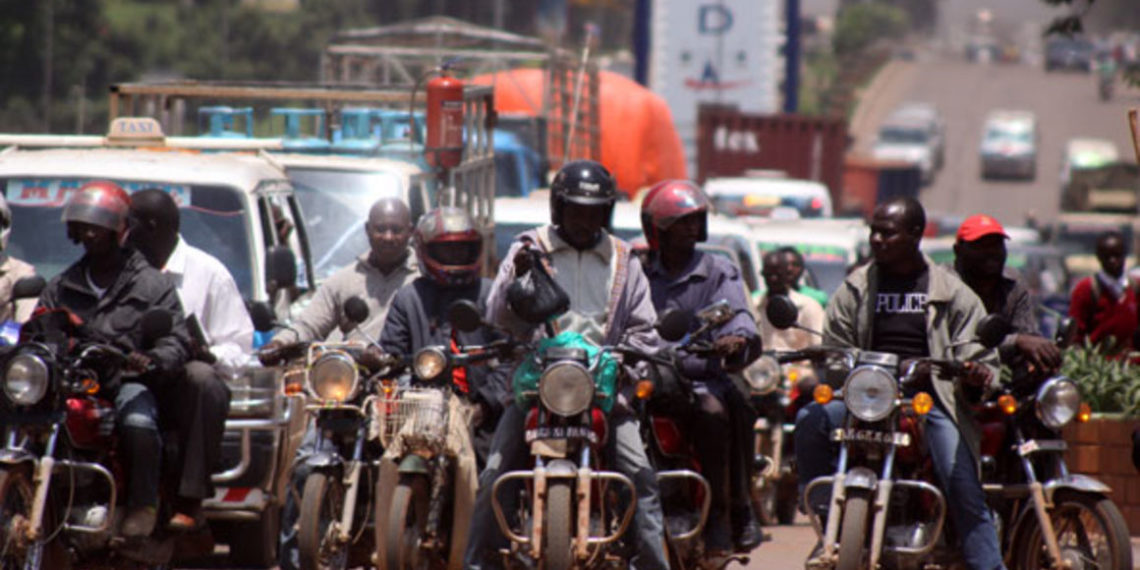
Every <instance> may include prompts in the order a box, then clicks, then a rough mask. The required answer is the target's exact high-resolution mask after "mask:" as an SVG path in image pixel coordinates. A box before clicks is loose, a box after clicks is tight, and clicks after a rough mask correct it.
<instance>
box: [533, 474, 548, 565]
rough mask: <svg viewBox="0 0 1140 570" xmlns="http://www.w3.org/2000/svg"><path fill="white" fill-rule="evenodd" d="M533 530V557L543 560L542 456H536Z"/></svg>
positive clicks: (544, 510) (544, 504) (543, 497)
mask: <svg viewBox="0 0 1140 570" xmlns="http://www.w3.org/2000/svg"><path fill="white" fill-rule="evenodd" d="M530 510H531V513H530V518H531V521H532V522H531V530H530V545H531V551H530V552H531V557H533V558H534V559H535V560H542V546H543V545H542V535H543V526H544V525H545V521H544V520H543V515H544V514H545V513H546V465H545V464H544V463H543V461H542V456H541V455H535V456H534V498H533V499H532V500H531V509H530Z"/></svg>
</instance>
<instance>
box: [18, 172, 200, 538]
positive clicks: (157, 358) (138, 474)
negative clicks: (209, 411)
mask: <svg viewBox="0 0 1140 570" xmlns="http://www.w3.org/2000/svg"><path fill="white" fill-rule="evenodd" d="M129 207H130V197H129V196H127V193H126V192H125V191H124V190H123V189H122V188H120V187H118V186H117V185H115V184H113V183H110V182H91V183H88V184H86V185H84V186H83V187H82V188H80V189H79V190H78V191H77V192H76V193H75V194H73V195H72V197H71V199H70V200H68V202H67V205H66V206H65V207H64V209H63V221H64V222H67V235H68V237H69V238H70V239H71V240H72V241H73V242H76V243H81V244H82V245H83V248H84V250H85V252H86V253H85V255H84V256H83V257H82V258H80V259H79V261H77V262H75V263H74V264H73V265H72V266H71V267H68V268H67V270H65V271H64V272H63V273H62V274H60V275H58V276H56V277H55V278H54V279H52V281H51V283H49V284H48V286H47V289H45V290H44V292H43V294H42V295H41V296H40V300H39V306H40V307H42V308H45V309H66V310H68V311H70V312H71V313H73V314H75V315H76V316H78V317H79V318H80V319H82V321H83V325H82V327H81V330H82V332H81V334H82V335H83V336H84V338H85V339H86V340H91V341H97V342H103V343H108V344H112V345H114V346H116V347H118V348H120V349H121V350H123V351H124V352H125V353H127V355H128V357H127V366H126V371H127V372H128V373H133V374H132V375H127V376H124V377H123V378H121V379H115V380H116V381H115V382H112V383H111V384H109V385H108V384H104V385H103V387H102V391H103V392H102V395H104V396H105V397H107V398H109V399H112V400H114V402H115V411H116V414H117V420H118V423H117V432H118V438H119V449H120V450H121V451H122V452H123V453H122V458H123V459H124V463H125V468H126V472H127V482H128V485H127V489H128V490H127V507H128V512H127V516H126V518H125V519H124V521H123V525H122V530H121V532H122V534H123V535H124V536H127V537H132V538H133V537H144V536H148V535H149V534H150V533H151V531H152V530H153V529H154V524H155V517H156V516H157V506H158V484H159V466H160V463H161V462H160V461H159V460H158V458H159V457H161V450H162V442H161V440H160V438H159V430H158V403H157V401H156V400H155V396H154V392H155V391H157V390H162V389H164V388H166V387H167V385H168V384H170V383H172V382H178V381H180V379H181V375H182V373H183V367H184V366H185V364H186V359H187V357H188V355H189V346H190V336H189V333H188V331H187V329H186V325H185V319H184V318H183V313H182V304H181V303H180V302H179V300H178V293H177V291H175V289H174V287H173V285H171V283H170V282H169V281H168V280H167V279H166V278H164V277H163V276H162V275H161V274H160V273H159V272H158V271H157V270H156V269H154V268H153V267H151V266H150V264H149V263H147V260H146V258H144V257H143V256H142V254H140V253H138V252H137V251H135V250H133V249H129V248H126V247H124V243H125V242H126V234H127V213H128V209H129ZM150 309H161V310H163V311H166V312H168V313H170V315H171V317H172V321H173V326H172V328H171V330H170V331H169V332H168V333H166V334H165V335H163V336H159V337H158V338H150V339H148V338H144V332H143V327H141V326H140V323H141V321H142V317H143V314H144V313H145V312H147V311H148V310H150Z"/></svg>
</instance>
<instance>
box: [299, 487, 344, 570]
mask: <svg viewBox="0 0 1140 570" xmlns="http://www.w3.org/2000/svg"><path fill="white" fill-rule="evenodd" d="M301 497H302V498H301V517H300V522H299V526H300V532H299V533H298V536H297V546H298V550H299V551H300V558H301V569H302V570H339V569H343V568H345V567H347V566H348V545H347V544H339V541H337V540H336V534H337V532H338V531H339V529H338V527H339V526H340V516H341V513H342V512H343V511H344V486H343V485H342V484H341V482H340V478H339V477H336V476H335V475H329V474H326V473H313V474H312V475H309V477H308V478H307V479H305V491H304V494H303V495H301Z"/></svg>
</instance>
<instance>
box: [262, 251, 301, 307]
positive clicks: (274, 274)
mask: <svg viewBox="0 0 1140 570" xmlns="http://www.w3.org/2000/svg"><path fill="white" fill-rule="evenodd" d="M296 282H297V258H296V257H295V256H294V255H293V250H291V249H289V248H288V247H286V246H283V245H275V246H273V247H270V248H269V251H267V252H265V284H266V285H265V286H266V288H267V289H268V293H269V294H270V296H273V293H274V292H276V291H277V290H278V289H281V288H283V287H291V286H292V285H293V284H294V283H296Z"/></svg>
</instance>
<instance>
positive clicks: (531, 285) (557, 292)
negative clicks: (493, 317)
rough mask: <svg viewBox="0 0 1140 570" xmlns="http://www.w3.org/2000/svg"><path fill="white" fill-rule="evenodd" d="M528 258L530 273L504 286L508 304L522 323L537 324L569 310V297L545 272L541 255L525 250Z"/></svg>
mask: <svg viewBox="0 0 1140 570" xmlns="http://www.w3.org/2000/svg"><path fill="white" fill-rule="evenodd" d="M525 252H526V254H527V255H530V256H531V262H530V270H529V271H527V272H526V273H523V274H522V275H520V276H519V277H516V278H515V280H514V281H512V282H511V284H510V286H509V287H507V305H508V306H509V307H510V308H511V311H513V312H514V314H516V315H518V316H519V318H521V319H522V320H524V321H526V322H528V323H531V324H535V325H539V324H542V323H545V322H547V321H549V320H550V319H552V318H554V317H557V316H558V315H561V314H562V313H565V312H566V311H568V310H569V309H570V296H569V295H567V294H566V291H564V290H563V289H562V287H559V286H558V283H555V282H554V278H553V277H551V276H550V274H549V273H547V272H546V266H545V265H544V264H543V263H542V257H543V254H542V253H541V252H539V251H537V250H534V249H527V250H525Z"/></svg>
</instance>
